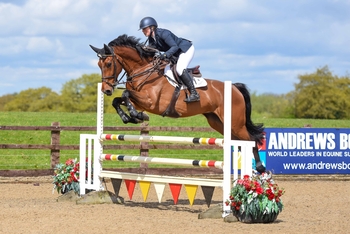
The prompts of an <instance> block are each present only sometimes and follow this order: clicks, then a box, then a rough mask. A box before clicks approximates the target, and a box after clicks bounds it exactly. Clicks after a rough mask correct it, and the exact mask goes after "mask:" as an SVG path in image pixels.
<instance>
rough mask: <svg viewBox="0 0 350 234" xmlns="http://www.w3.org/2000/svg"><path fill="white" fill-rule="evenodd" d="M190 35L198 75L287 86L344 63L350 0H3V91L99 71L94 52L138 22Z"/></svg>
mask: <svg viewBox="0 0 350 234" xmlns="http://www.w3.org/2000/svg"><path fill="white" fill-rule="evenodd" d="M145 16H151V17H153V18H155V19H156V20H157V22H158V26H159V27H160V28H166V29H169V30H170V31H172V32H173V33H174V34H175V35H177V36H178V37H183V38H186V39H189V40H191V41H193V44H194V46H195V49H196V52H195V56H194V58H193V60H192V62H191V65H193V66H195V65H200V66H201V72H202V74H203V76H204V77H206V78H210V79H215V80H221V81H226V80H229V81H232V82H240V83H245V84H246V85H247V86H248V88H249V90H250V91H251V92H256V93H257V94H262V93H274V94H285V93H288V92H290V91H293V90H294V84H296V83H298V81H299V80H298V75H304V74H310V73H313V72H315V71H316V70H317V69H318V68H322V67H324V66H328V68H329V70H330V71H331V72H332V73H333V74H334V75H337V76H339V77H341V76H349V72H350V69H349V68H350V46H349V42H350V0H342V1H340V0H339V1H338V0H308V1H306V0H284V1H281V0H264V1H261V0H215V1H209V0H206V1H204V0H172V1H168V0H98V1H95V0H50V1H44V0H18V1H16V0H8V1H0V29H1V30H0V47H1V49H0V96H2V95H6V94H12V93H19V92H21V91H23V90H27V89H29V88H33V89H35V88H40V87H43V86H45V87H49V88H51V89H52V90H53V91H55V92H57V93H60V91H61V89H62V87H63V84H65V83H66V82H68V81H70V80H72V79H77V78H80V77H81V76H82V75H83V74H92V73H98V74H100V70H99V67H98V66H97V61H98V60H97V59H98V58H97V56H96V53H95V52H93V51H92V50H91V48H90V47H89V45H90V44H91V45H93V46H95V47H98V48H102V47H103V44H108V42H110V41H111V40H113V39H114V38H116V37H118V36H119V35H122V34H128V35H130V36H136V37H137V38H141V41H145V40H146V38H145V36H144V35H143V34H142V32H141V31H139V30H138V29H139V22H140V20H141V19H142V18H143V17H145Z"/></svg>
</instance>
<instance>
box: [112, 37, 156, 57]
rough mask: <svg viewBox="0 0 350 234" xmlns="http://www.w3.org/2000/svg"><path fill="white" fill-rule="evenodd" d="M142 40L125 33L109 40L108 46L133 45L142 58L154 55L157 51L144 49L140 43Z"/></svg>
mask: <svg viewBox="0 0 350 234" xmlns="http://www.w3.org/2000/svg"><path fill="white" fill-rule="evenodd" d="M140 40H141V39H140V38H136V37H134V36H128V35H126V34H123V35H120V36H119V37H117V38H116V39H114V40H112V41H111V42H109V43H108V46H112V47H113V46H122V47H131V48H134V49H135V50H136V51H137V53H138V54H139V55H140V57H141V58H147V57H153V56H154V54H155V52H153V51H148V50H144V49H143V45H141V44H140Z"/></svg>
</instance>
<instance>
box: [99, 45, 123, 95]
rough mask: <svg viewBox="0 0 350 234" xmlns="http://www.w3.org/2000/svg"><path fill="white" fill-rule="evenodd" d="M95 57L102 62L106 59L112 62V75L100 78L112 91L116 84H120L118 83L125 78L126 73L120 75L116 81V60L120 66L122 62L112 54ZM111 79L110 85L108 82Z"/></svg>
mask: <svg viewBox="0 0 350 234" xmlns="http://www.w3.org/2000/svg"><path fill="white" fill-rule="evenodd" d="M97 57H99V58H100V59H102V60H105V59H106V58H107V57H112V60H113V65H114V67H113V75H111V76H106V77H102V78H101V80H102V82H105V83H106V84H107V85H109V86H110V87H112V88H113V89H114V87H115V86H117V85H118V84H120V81H121V80H122V79H123V77H124V76H125V74H126V72H124V74H123V75H122V77H120V79H119V80H118V75H117V62H116V60H118V62H119V63H120V65H121V64H122V61H120V60H119V58H118V57H117V56H116V54H115V53H114V52H113V54H104V55H101V54H97ZM112 78H113V84H111V83H110V82H109V81H108V80H109V79H112Z"/></svg>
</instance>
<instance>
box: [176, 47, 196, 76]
mask: <svg viewBox="0 0 350 234" xmlns="http://www.w3.org/2000/svg"><path fill="white" fill-rule="evenodd" d="M193 56H194V46H193V45H192V46H191V47H190V48H189V49H188V50H187V51H186V53H181V54H180V56H179V59H178V60H177V64H176V72H177V74H179V75H180V76H181V75H182V72H183V71H184V69H186V68H187V67H188V65H189V64H190V62H191V61H192V58H193Z"/></svg>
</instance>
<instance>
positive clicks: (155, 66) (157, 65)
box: [126, 57, 162, 89]
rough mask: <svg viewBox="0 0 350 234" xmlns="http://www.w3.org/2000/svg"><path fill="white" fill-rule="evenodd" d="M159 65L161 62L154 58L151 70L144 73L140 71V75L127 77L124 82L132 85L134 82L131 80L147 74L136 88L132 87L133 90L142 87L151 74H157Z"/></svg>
mask: <svg viewBox="0 0 350 234" xmlns="http://www.w3.org/2000/svg"><path fill="white" fill-rule="evenodd" d="M161 63H162V61H161V60H160V59H159V58H158V57H154V59H153V66H152V67H151V68H149V69H147V70H145V71H142V72H140V73H136V74H134V75H132V76H127V79H126V81H127V82H129V83H132V82H134V81H135V80H133V78H135V77H139V76H144V75H146V74H148V76H146V77H145V78H144V80H143V81H142V82H141V83H140V84H138V85H137V86H136V87H134V89H137V88H139V87H140V86H142V85H143V84H144V83H145V82H146V81H147V79H148V78H149V77H150V76H151V75H152V73H153V72H158V71H159V69H160V66H159V65H160V64H161Z"/></svg>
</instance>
